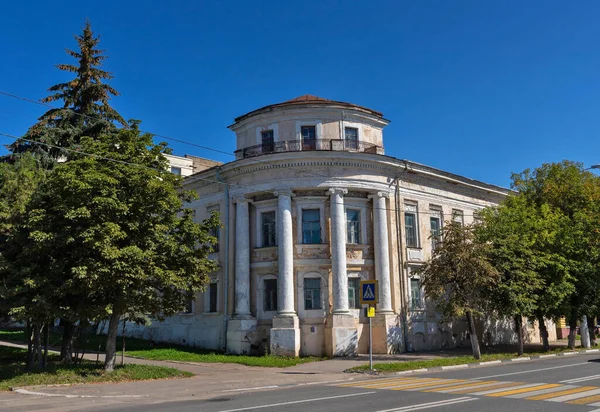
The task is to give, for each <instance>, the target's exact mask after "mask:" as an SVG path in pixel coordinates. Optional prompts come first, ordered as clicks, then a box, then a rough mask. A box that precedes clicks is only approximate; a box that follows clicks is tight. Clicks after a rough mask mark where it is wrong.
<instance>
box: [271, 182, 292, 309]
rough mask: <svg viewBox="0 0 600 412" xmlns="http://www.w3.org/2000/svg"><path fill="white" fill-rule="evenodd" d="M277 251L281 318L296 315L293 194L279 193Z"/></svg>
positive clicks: (288, 191) (278, 296)
mask: <svg viewBox="0 0 600 412" xmlns="http://www.w3.org/2000/svg"><path fill="white" fill-rule="evenodd" d="M275 194H276V195H277V197H278V202H277V212H278V213H277V250H278V256H279V278H278V281H277V285H278V287H277V298H278V299H277V302H278V308H277V309H278V310H279V316H286V315H295V314H296V311H295V310H294V237H293V234H292V192H291V191H290V190H287V191H278V192H276V193H275Z"/></svg>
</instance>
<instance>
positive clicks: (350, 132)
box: [344, 127, 358, 150]
mask: <svg viewBox="0 0 600 412" xmlns="http://www.w3.org/2000/svg"><path fill="white" fill-rule="evenodd" d="M344 139H345V140H346V149H354V150H356V149H358V129H357V128H356V127H345V128H344Z"/></svg>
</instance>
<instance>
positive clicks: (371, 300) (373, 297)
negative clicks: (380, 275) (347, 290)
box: [360, 280, 378, 305]
mask: <svg viewBox="0 0 600 412" xmlns="http://www.w3.org/2000/svg"><path fill="white" fill-rule="evenodd" d="M377 297H378V294H377V281H376V280H363V281H361V282H360V303H361V304H369V305H375V304H377Z"/></svg>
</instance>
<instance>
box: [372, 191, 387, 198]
mask: <svg viewBox="0 0 600 412" xmlns="http://www.w3.org/2000/svg"><path fill="white" fill-rule="evenodd" d="M390 196H391V193H390V192H377V193H371V194H370V195H369V196H368V198H369V199H378V198H382V197H385V198H387V199H389V198H390Z"/></svg>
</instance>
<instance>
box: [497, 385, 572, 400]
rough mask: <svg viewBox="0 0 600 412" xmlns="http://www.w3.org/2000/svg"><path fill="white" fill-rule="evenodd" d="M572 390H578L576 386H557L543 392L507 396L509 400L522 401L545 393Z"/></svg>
mask: <svg viewBox="0 0 600 412" xmlns="http://www.w3.org/2000/svg"><path fill="white" fill-rule="evenodd" d="M571 388H576V386H575V385H560V386H557V387H555V388H550V389H542V390H537V391H533V392H526V393H518V394H516V395H510V396H507V398H512V399H522V398H527V397H528V396H535V395H543V394H545V393H552V392H558V391H564V390H566V389H571Z"/></svg>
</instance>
